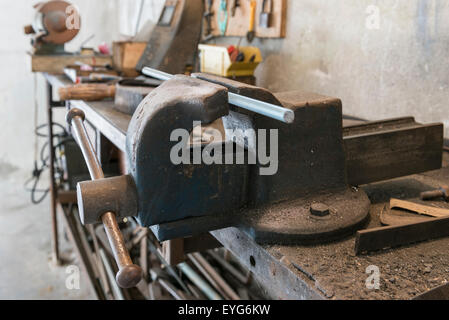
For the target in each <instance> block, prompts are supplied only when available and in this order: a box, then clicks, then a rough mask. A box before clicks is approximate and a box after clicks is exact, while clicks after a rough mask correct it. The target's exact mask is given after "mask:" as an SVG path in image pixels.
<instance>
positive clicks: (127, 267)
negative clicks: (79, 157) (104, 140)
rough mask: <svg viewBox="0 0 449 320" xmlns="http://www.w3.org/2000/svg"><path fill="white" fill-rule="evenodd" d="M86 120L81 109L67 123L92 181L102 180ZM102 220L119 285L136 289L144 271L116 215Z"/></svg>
mask: <svg viewBox="0 0 449 320" xmlns="http://www.w3.org/2000/svg"><path fill="white" fill-rule="evenodd" d="M84 119H85V115H84V112H83V111H81V110H79V109H72V110H70V111H69V113H68V114H67V122H68V123H69V124H70V125H72V128H73V132H74V135H75V137H76V139H77V141H78V144H79V146H80V149H81V152H82V153H83V156H84V159H85V161H86V164H87V168H88V169H89V173H90V175H91V177H92V179H93V180H98V179H102V178H104V173H103V170H102V169H101V165H100V162H99V161H98V158H97V157H96V155H95V151H94V149H93V147H92V144H91V142H90V140H89V137H88V136H87V132H86V128H85V127H84V123H83V122H84ZM101 220H102V222H103V225H104V227H105V231H106V235H107V237H108V239H109V243H110V245H111V248H112V251H113V253H114V257H115V261H116V262H117V265H118V267H119V272H118V273H117V277H116V280H117V283H118V284H119V285H120V286H121V287H122V288H131V287H135V286H136V285H137V284H138V283H139V282H140V280H142V269H141V268H140V267H139V266H137V265H135V264H133V262H132V260H131V257H130V256H129V252H128V250H127V248H126V244H125V240H124V239H123V235H122V233H121V231H120V228H119V226H118V223H117V218H116V215H115V213H113V212H106V213H104V214H103V215H102V216H101Z"/></svg>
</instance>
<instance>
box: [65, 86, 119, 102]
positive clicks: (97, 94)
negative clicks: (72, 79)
mask: <svg viewBox="0 0 449 320" xmlns="http://www.w3.org/2000/svg"><path fill="white" fill-rule="evenodd" d="M58 93H59V98H60V99H61V100H62V101H66V100H86V101H98V100H103V99H106V98H113V97H114V96H115V85H108V84H103V83H101V84H77V85H73V86H67V87H61V88H59V90H58Z"/></svg>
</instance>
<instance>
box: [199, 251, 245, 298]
mask: <svg viewBox="0 0 449 320" xmlns="http://www.w3.org/2000/svg"><path fill="white" fill-rule="evenodd" d="M192 256H193V257H194V259H196V260H197V261H198V262H199V263H200V265H202V266H203V268H204V269H205V270H206V273H208V274H209V275H210V276H211V277H212V278H213V279H214V281H215V282H216V283H218V285H219V286H220V287H221V288H223V290H224V291H225V293H226V295H227V296H228V297H230V298H231V300H240V297H239V296H238V295H237V293H235V291H234V290H233V289H232V288H231V287H230V286H229V285H228V284H227V283H226V281H225V280H224V279H223V278H222V277H221V276H220V275H219V274H218V272H217V271H215V269H214V268H213V267H212V266H211V265H210V264H209V262H207V260H206V259H204V257H203V256H202V255H201V254H200V253H193V254H192Z"/></svg>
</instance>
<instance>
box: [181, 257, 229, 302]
mask: <svg viewBox="0 0 449 320" xmlns="http://www.w3.org/2000/svg"><path fill="white" fill-rule="evenodd" d="M178 268H179V270H181V272H182V273H184V274H185V275H186V276H187V278H189V279H190V281H192V282H193V283H194V284H195V285H196V286H197V287H198V288H199V289H200V290H201V291H202V292H203V293H204V294H205V295H206V296H207V298H209V299H210V300H223V299H222V298H221V297H220V295H219V294H218V293H216V292H215V290H214V289H212V288H211V286H209V285H208V284H207V282H206V281H204V280H203V278H201V277H200V276H199V275H198V274H197V273H196V272H195V271H194V270H193V269H192V268H191V267H190V266H189V265H188V264H187V263H185V262H183V263H180V264H178Z"/></svg>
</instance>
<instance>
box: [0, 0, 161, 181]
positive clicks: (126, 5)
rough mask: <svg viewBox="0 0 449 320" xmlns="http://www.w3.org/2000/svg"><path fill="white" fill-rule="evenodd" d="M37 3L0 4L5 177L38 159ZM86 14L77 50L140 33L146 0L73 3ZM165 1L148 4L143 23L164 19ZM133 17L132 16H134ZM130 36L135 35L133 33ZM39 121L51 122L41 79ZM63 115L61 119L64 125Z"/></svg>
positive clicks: (0, 149)
mask: <svg viewBox="0 0 449 320" xmlns="http://www.w3.org/2000/svg"><path fill="white" fill-rule="evenodd" d="M37 2H38V1H37V0H34V1H33V0H16V1H0V39H1V42H0V72H1V77H0V128H1V130H0V179H2V178H4V177H7V176H10V175H11V173H13V172H15V171H17V170H19V169H25V170H28V171H29V170H31V169H32V166H33V158H34V133H33V132H34V77H35V75H33V74H32V73H31V63H30V58H29V56H28V55H27V51H28V50H30V40H29V38H27V37H26V36H25V35H24V33H23V27H24V26H25V25H27V24H30V23H31V21H32V19H33V17H34V10H33V8H32V6H33V5H34V4H35V3H37ZM71 2H72V3H74V4H75V5H77V6H78V8H79V10H80V12H81V23H82V28H81V32H80V33H79V35H78V36H77V37H76V38H75V39H74V40H73V41H72V42H70V43H69V44H68V45H67V50H69V51H70V50H77V49H78V48H79V46H80V44H81V43H82V42H83V41H84V40H86V39H87V38H88V37H89V36H90V35H92V34H95V38H94V39H93V40H92V41H90V42H89V43H88V45H89V46H93V47H97V46H98V45H99V44H100V43H102V42H107V43H112V41H113V40H120V39H123V38H125V37H123V36H122V33H124V34H125V35H126V34H127V33H129V32H128V31H129V30H134V28H133V26H134V23H135V22H134V21H135V19H134V18H133V15H136V14H137V11H138V6H139V3H140V0H71ZM161 3H162V4H163V1H162V0H145V8H144V15H143V21H145V19H152V18H154V17H157V16H158V15H159V12H157V10H159V11H160V7H161ZM129 17H131V18H129ZM130 35H133V34H132V33H131V34H130ZM36 82H37V91H36V92H37V97H38V100H39V123H43V122H45V121H46V113H45V109H44V102H45V87H44V81H43V79H42V78H41V77H40V76H37V81H36ZM63 116H64V115H63V114H62V112H59V113H58V114H57V115H56V117H57V119H58V120H59V121H60V122H62V121H63Z"/></svg>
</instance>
